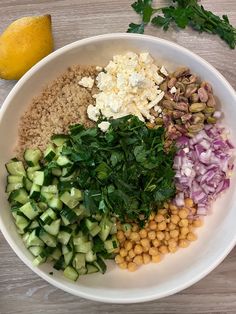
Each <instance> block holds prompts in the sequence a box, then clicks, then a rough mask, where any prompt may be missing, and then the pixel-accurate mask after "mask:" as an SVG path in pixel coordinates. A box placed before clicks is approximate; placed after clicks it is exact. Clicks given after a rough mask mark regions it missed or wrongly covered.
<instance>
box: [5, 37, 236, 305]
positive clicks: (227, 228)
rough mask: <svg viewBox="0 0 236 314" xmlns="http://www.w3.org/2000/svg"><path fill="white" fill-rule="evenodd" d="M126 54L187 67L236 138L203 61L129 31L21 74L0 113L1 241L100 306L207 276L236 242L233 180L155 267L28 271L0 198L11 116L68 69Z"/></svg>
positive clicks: (13, 131) (216, 78)
mask: <svg viewBox="0 0 236 314" xmlns="http://www.w3.org/2000/svg"><path fill="white" fill-rule="evenodd" d="M127 50H132V51H136V52H141V51H148V52H150V53H151V55H152V56H153V57H154V58H155V59H156V62H157V63H159V64H165V65H166V66H167V67H168V68H169V69H173V68H174V67H176V66H177V65H187V66H189V67H190V68H191V69H192V71H193V72H195V73H197V74H198V75H199V76H200V77H201V78H202V79H205V80H207V81H209V82H211V84H212V85H213V88H214V92H215V94H216V96H217V97H218V98H219V100H220V101H221V104H222V107H223V110H224V113H225V119H224V120H225V122H224V123H225V125H227V126H228V127H229V129H230V131H231V138H232V139H236V124H235V118H236V95H235V92H234V90H233V88H232V87H231V86H230V85H229V83H228V82H227V81H226V80H225V79H224V77H223V76H222V75H221V74H220V73H219V72H218V71H217V70H215V69H214V68H213V67H212V66H211V65H210V64H208V63H207V62H206V61H204V60H203V59H201V58H200V57H198V56H197V55H195V54H193V53H192V52H190V51H188V50H186V49H184V48H182V47H180V46H178V45H176V44H173V43H171V42H168V41H166V40H162V39H158V38H154V37H151V36H140V35H132V34H109V35H102V36H97V37H92V38H88V39H83V40H80V41H77V42H75V43H72V44H70V45H67V46H65V47H63V48H61V49H59V50H57V51H55V52H54V53H52V54H51V55H49V56H48V57H46V58H45V59H43V60H42V61H40V62H39V63H38V64H36V65H35V66H34V67H33V68H32V69H31V70H30V71H28V72H27V73H26V74H25V75H24V76H23V77H22V78H21V79H20V81H19V82H18V83H17V84H16V86H15V87H14V88H13V89H12V91H11V92H10V94H9V95H8V97H7V99H6V100H5V102H4V104H3V106H2V108H1V112H0V161H1V162H0V176H1V177H0V180H1V181H0V208H1V211H0V228H1V231H2V233H3V235H4V236H5V238H6V240H7V241H8V243H9V244H10V246H11V247H12V249H13V250H14V251H15V253H16V254H17V255H18V256H19V257H20V258H21V259H22V261H23V262H24V263H25V264H26V265H27V266H28V267H30V268H31V269H32V270H33V271H34V272H35V273H36V274H38V275H39V276H41V277H42V278H44V279H45V280H47V281H48V282H49V283H51V284H53V285H54V286H56V287H58V288H60V289H63V290H65V291H67V292H69V293H72V294H74V295H77V296H80V297H84V298H88V299H92V300H96V301H103V302H111V303H135V302H143V301H149V300H153V299H158V298H162V297H165V296H168V295H171V294H173V293H176V292H178V291H180V290H182V289H185V288H187V287H189V286H190V285H192V284H193V283H195V282H197V281H198V280H200V279H201V278H203V277H204V276H206V275H207V274H208V273H209V272H210V271H212V270H213V269H214V268H215V267H216V266H217V265H218V264H219V263H220V262H221V261H222V260H223V259H224V258H225V257H226V255H227V254H228V253H229V252H230V250H231V249H232V248H233V247H234V245H235V242H236V228H235V221H236V205H235V204H236V194H234V189H235V184H236V179H235V176H233V178H232V183H231V187H230V189H229V190H228V191H227V193H225V194H224V195H223V196H222V197H221V198H220V199H219V200H218V201H217V202H216V203H215V204H214V207H213V211H212V214H210V215H209V216H208V217H207V218H206V220H205V226H204V227H203V228H201V229H200V230H199V231H198V237H199V239H198V240H197V241H196V242H195V243H193V244H191V246H190V247H189V248H187V249H181V250H179V251H178V252H177V253H176V254H173V255H171V254H169V256H166V257H165V259H164V261H162V262H161V263H160V264H153V265H151V264H150V265H148V266H144V267H141V269H140V270H139V271H137V272H135V273H129V272H127V271H123V270H120V269H119V268H118V267H116V266H115V265H114V263H112V262H111V263H110V264H109V267H108V271H107V273H106V274H105V275H101V274H94V275H90V276H81V277H80V279H79V280H78V282H76V283H73V282H70V281H68V280H67V279H65V278H64V277H63V275H62V273H61V272H57V271H54V276H51V275H49V272H50V271H51V270H52V268H51V265H49V264H45V265H42V266H40V267H33V266H32V256H31V254H30V253H29V252H28V251H27V249H26V248H25V247H24V245H23V242H22V240H21V238H20V236H19V235H18V234H17V232H16V228H15V226H14V223H13V220H12V217H11V213H10V211H9V206H8V203H7V200H6V195H5V181H6V171H5V166H4V164H5V163H6V162H7V161H8V160H9V159H10V158H11V157H12V156H13V146H14V143H15V141H16V137H17V127H18V122H19V118H20V116H21V115H22V113H23V111H24V110H25V109H26V107H27V105H28V104H29V102H30V100H31V99H32V97H33V96H35V95H38V94H39V93H40V91H41V90H42V88H43V86H44V85H45V84H46V83H48V82H50V81H51V80H53V79H54V78H56V77H57V76H58V75H59V74H60V73H62V72H63V71H65V70H66V68H67V67H68V66H71V65H73V64H89V65H90V64H94V65H104V64H106V62H107V61H109V60H110V59H111V58H112V56H113V55H114V54H117V53H123V52H125V51H127Z"/></svg>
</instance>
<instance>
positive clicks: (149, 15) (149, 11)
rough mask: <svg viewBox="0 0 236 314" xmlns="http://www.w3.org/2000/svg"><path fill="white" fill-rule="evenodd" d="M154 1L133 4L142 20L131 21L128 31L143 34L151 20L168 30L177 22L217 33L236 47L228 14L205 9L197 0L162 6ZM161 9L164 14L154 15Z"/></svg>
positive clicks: (184, 25)
mask: <svg viewBox="0 0 236 314" xmlns="http://www.w3.org/2000/svg"><path fill="white" fill-rule="evenodd" d="M152 2H153V1H152V0H138V1H136V2H134V3H133V4H132V8H133V9H134V10H135V12H137V13H138V14H139V15H140V16H141V18H142V22H141V23H140V24H135V23H131V24H130V25H129V29H128V32H130V33H141V34H143V33H144V28H145V26H146V25H147V24H148V23H150V22H151V23H152V25H154V26H158V27H162V28H163V29H164V30H165V31H166V30H168V28H169V26H170V25H171V24H172V23H175V24H176V25H177V26H178V27H179V28H186V26H191V27H192V28H193V29H195V30H196V31H198V32H200V33H202V32H207V33H210V34H217V35H218V36H219V37H220V38H221V39H222V40H224V41H225V42H226V43H227V44H228V45H229V47H230V48H232V49H234V48H235V45H236V29H235V28H234V27H233V26H232V25H231V24H230V22H229V19H228V16H227V15H223V16H222V18H221V17H219V16H217V15H215V14H214V13H212V12H211V11H207V10H205V9H204V7H203V6H202V5H200V4H198V1H197V0H172V3H173V5H171V6H169V7H162V8H153V7H152ZM160 11H161V13H162V15H157V16H154V15H156V13H157V12H160ZM153 16H154V17H153Z"/></svg>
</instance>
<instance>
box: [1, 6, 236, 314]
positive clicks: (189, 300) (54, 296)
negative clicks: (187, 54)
mask: <svg viewBox="0 0 236 314" xmlns="http://www.w3.org/2000/svg"><path fill="white" fill-rule="evenodd" d="M156 2H158V4H159V5H160V6H162V5H163V4H167V3H169V1H167V0H166V1H165V0H163V1H156ZM131 3H132V1H129V0H119V1H117V0H107V1H105V0H57V1H53V0H41V1H37V0H1V1H0V32H1V31H2V30H3V29H4V28H5V27H6V26H7V25H8V24H9V23H10V22H11V21H13V20H15V19H17V18H19V17H22V16H26V15H38V14H48V13H50V14H51V15H52V19H53V31H54V38H55V47H56V48H59V47H61V46H64V45H65V44H68V43H70V42H72V41H75V40H78V39H81V38H84V37H88V36H93V35H98V34H104V33H110V32H125V31H126V29H127V26H128V24H129V23H130V22H131V21H133V22H138V17H137V16H136V14H135V13H134V12H133V11H132V9H131V8H130V4H131ZM202 3H203V4H204V5H205V6H206V8H207V9H209V10H212V11H214V12H215V13H217V14H224V13H226V14H228V16H229V18H230V20H231V22H232V24H234V25H236V1H235V0H225V1H222V0H208V1H202ZM146 33H147V34H150V35H155V36H159V37H162V38H166V39H169V40H171V41H174V42H176V43H179V44H181V45H182V46H185V47H186V48H188V49H190V50H192V51H193V52H195V53H197V54H199V55H200V56H201V57H203V58H204V59H206V60H207V61H209V62H210V63H211V64H212V65H213V66H215V67H216V68H217V69H218V70H219V71H220V72H221V73H222V74H223V75H224V76H225V77H226V79H227V80H228V81H229V82H230V83H231V85H232V86H233V87H234V88H236V74H235V71H236V70H235V69H236V51H235V50H230V49H229V48H228V47H227V46H226V44H225V43H224V42H223V41H221V40H220V39H218V38H217V37H216V36H212V35H207V34H204V36H200V35H198V34H197V33H196V32H194V31H192V30H190V29H186V30H181V31H179V30H176V29H172V30H170V31H169V32H167V33H165V32H163V31H162V30H159V29H155V28H153V27H148V29H147V31H146ZM14 84H15V82H7V81H3V80H0V104H2V102H3V101H4V99H5V97H6V96H7V94H8V93H9V91H10V90H11V88H12V87H13V86H14ZM235 265H236V249H234V250H233V251H232V252H231V253H230V254H229V256H228V257H227V258H226V259H225V261H224V262H223V263H222V264H221V265H220V266H219V267H217V269H215V270H214V271H213V272H212V273H211V274H210V275H208V276H207V277H206V278H204V279H203V280H201V281H200V282H199V283H197V284H195V285H194V286H192V287H191V288H188V289H186V290H184V291H182V292H181V293H178V294H176V295H174V296H171V297H168V298H165V299H162V300H159V301H153V302H148V303H143V304H138V305H135V304H131V305H125V306H124V305H116V304H112V305H111V304H102V303H96V302H92V301H88V300H84V299H81V298H77V297H74V296H72V295H69V294H67V293H65V292H63V291H61V290H58V289H56V288H54V287H53V286H51V285H49V284H48V283H47V282H45V281H43V280H42V279H40V278H39V277H37V276H36V275H35V274H34V273H32V271H31V270H30V269H28V268H27V267H26V266H25V265H24V264H23V263H22V262H21V261H20V260H19V259H18V258H17V257H16V255H15V254H14V252H13V251H12V250H11V249H10V247H9V246H8V244H7V243H6V241H5V240H4V238H3V236H2V235H1V234H0V313H1V314H13V313H14V314H32V313H35V314H38V313H45V314H54V313H55V314H66V313H70V314H73V313H78V314H82V313H89V314H95V313H96V314H97V313H103V314H108V313H114V314H116V313H126V314H131V313H140V314H141V313H144V312H145V313H147V314H151V313H186V314H188V313H189V314H194V313H236V266H235Z"/></svg>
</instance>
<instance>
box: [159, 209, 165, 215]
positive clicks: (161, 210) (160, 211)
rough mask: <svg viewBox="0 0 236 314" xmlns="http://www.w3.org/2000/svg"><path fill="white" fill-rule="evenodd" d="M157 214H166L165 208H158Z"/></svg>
mask: <svg viewBox="0 0 236 314" xmlns="http://www.w3.org/2000/svg"><path fill="white" fill-rule="evenodd" d="M158 214H160V215H163V216H165V215H166V214H167V209H166V208H162V209H159V210H158Z"/></svg>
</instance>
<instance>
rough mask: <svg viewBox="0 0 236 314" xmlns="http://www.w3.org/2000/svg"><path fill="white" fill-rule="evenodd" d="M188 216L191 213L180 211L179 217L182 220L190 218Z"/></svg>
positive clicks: (184, 210)
mask: <svg viewBox="0 0 236 314" xmlns="http://www.w3.org/2000/svg"><path fill="white" fill-rule="evenodd" d="M188 214H189V212H188V211H187V210H186V209H184V208H183V209H180V211H179V217H180V218H181V219H185V218H187V217H188Z"/></svg>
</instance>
